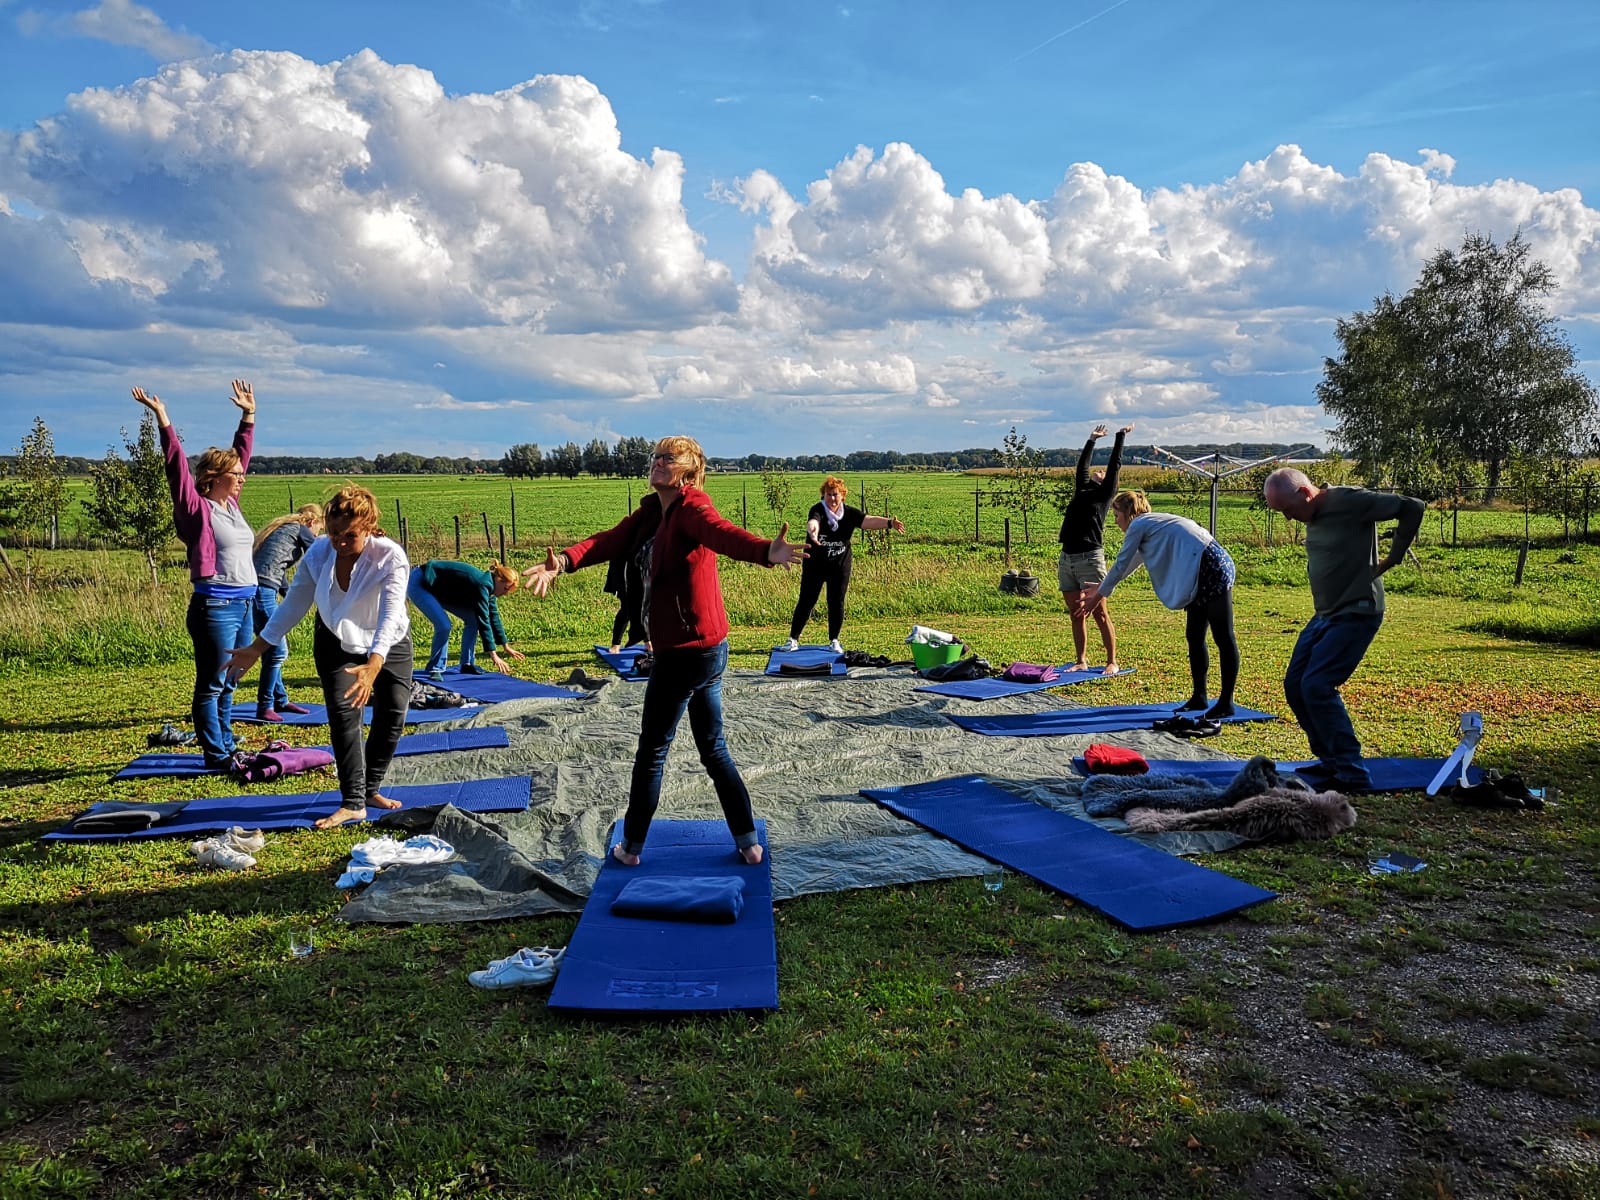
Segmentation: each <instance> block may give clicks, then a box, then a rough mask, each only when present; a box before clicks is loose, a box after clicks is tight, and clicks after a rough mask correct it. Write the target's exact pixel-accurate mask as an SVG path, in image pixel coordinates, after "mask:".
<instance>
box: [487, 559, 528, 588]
mask: <svg viewBox="0 0 1600 1200" xmlns="http://www.w3.org/2000/svg"><path fill="white" fill-rule="evenodd" d="M489 574H491V575H493V576H494V577H495V579H496V580H497V581H499V582H501V583H504V584H505V585H506V595H508V596H509V595H510V594H511V593H512V592H514V591H516V590H517V584H519V583H521V582H522V576H520V575H518V574H517V573H516V572H515V571H513V570H512V569H511V568H510V567H508V566H506V565H505V564H504V563H503V562H500V561H499V560H498V559H496V560H495V561H494V562H492V563H490V564H489Z"/></svg>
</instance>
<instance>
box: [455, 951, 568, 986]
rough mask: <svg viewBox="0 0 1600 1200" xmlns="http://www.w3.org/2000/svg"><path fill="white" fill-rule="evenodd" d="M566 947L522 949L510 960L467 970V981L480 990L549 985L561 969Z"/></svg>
mask: <svg viewBox="0 0 1600 1200" xmlns="http://www.w3.org/2000/svg"><path fill="white" fill-rule="evenodd" d="M566 952H567V948H566V947H565V946H563V947H561V948H560V949H559V950H557V949H555V948H553V947H551V946H540V947H539V948H538V949H537V950H531V949H528V948H527V947H523V948H522V949H521V950H518V951H517V952H516V953H515V954H513V955H512V956H511V957H510V958H497V959H495V960H494V961H493V962H491V963H490V964H489V965H488V966H487V967H485V968H484V969H483V970H481V971H469V972H468V973H467V982H468V983H470V984H471V985H472V986H473V987H480V988H489V989H493V988H514V987H539V986H541V985H543V984H546V983H550V982H552V981H553V980H554V979H555V977H556V972H557V971H559V970H561V959H562V957H563V956H564V955H565V954H566Z"/></svg>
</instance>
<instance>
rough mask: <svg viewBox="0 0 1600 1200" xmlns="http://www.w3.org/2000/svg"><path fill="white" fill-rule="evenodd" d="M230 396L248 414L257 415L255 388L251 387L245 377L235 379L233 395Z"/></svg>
mask: <svg viewBox="0 0 1600 1200" xmlns="http://www.w3.org/2000/svg"><path fill="white" fill-rule="evenodd" d="M228 398H229V399H230V400H232V401H233V402H234V404H236V405H237V406H238V407H239V408H240V409H241V410H242V411H243V412H244V414H245V415H246V416H250V417H253V416H255V415H256V393H255V390H254V389H253V388H251V386H250V385H249V384H248V383H247V382H245V381H244V380H243V379H235V380H234V381H233V395H232V396H230V397H228Z"/></svg>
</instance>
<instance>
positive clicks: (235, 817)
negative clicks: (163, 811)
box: [39, 775, 533, 842]
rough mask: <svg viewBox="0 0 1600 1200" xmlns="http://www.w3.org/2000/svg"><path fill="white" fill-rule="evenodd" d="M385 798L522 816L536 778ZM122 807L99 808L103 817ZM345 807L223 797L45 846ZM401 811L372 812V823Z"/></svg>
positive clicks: (55, 836)
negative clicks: (144, 822) (124, 829)
mask: <svg viewBox="0 0 1600 1200" xmlns="http://www.w3.org/2000/svg"><path fill="white" fill-rule="evenodd" d="M383 794H384V795H385V796H388V797H389V798H390V799H393V800H398V801H400V807H401V808H427V807H430V806H434V805H441V804H453V805H455V806H456V807H457V808H460V809H464V810H465V811H467V812H522V811H524V810H525V809H526V808H527V807H528V800H529V798H530V797H531V796H532V794H533V778H532V777H531V776H529V775H513V776H509V777H507V778H505V779H471V780H467V781H465V782H458V783H414V784H405V785H403V786H400V787H386V788H384V789H383ZM117 803H118V802H116V801H107V802H105V803H102V804H96V805H93V806H92V807H91V808H89V810H88V811H89V812H91V813H93V812H99V811H102V810H104V809H105V808H107V807H108V806H110V805H115V804H117ZM338 807H339V793H338V791H336V790H335V791H330V792H299V793H295V794H291V795H279V796H273V795H255V796H219V797H216V798H213V799H205V800H191V801H189V803H187V804H185V805H184V806H183V808H182V809H181V810H180V811H179V812H178V813H177V815H176V816H173V817H170V818H168V819H167V820H164V821H161V822H159V823H158V824H156V825H152V826H151V827H150V828H149V829H144V830H140V831H138V832H137V833H125V834H104V833H73V832H71V829H72V827H71V826H70V825H68V826H67V828H66V829H63V830H59V831H57V832H55V833H47V834H45V835H44V836H43V837H42V838H40V839H39V840H40V841H41V842H120V841H126V840H128V839H131V838H153V837H188V836H190V835H192V834H197V833H212V832H215V831H217V830H219V829H228V828H230V827H232V826H234V825H242V826H244V828H246V829H309V828H310V827H311V825H312V823H313V822H315V821H318V820H320V819H321V818H323V817H326V816H330V815H332V813H333V811H334V809H336V808H338ZM397 811H399V810H398V809H392V808H377V807H370V808H368V809H367V820H368V821H376V820H377V819H378V818H380V817H382V816H384V815H386V814H388V813H391V812H397Z"/></svg>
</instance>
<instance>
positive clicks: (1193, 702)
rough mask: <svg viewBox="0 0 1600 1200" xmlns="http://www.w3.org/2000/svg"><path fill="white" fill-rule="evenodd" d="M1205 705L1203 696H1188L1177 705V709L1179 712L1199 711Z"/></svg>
mask: <svg viewBox="0 0 1600 1200" xmlns="http://www.w3.org/2000/svg"><path fill="white" fill-rule="evenodd" d="M1205 706H1206V698H1205V697H1204V696H1190V697H1189V698H1188V699H1187V700H1185V701H1184V702H1183V703H1182V704H1180V705H1178V711H1179V712H1199V711H1200V710H1201V709H1202V708H1204V707H1205Z"/></svg>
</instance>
